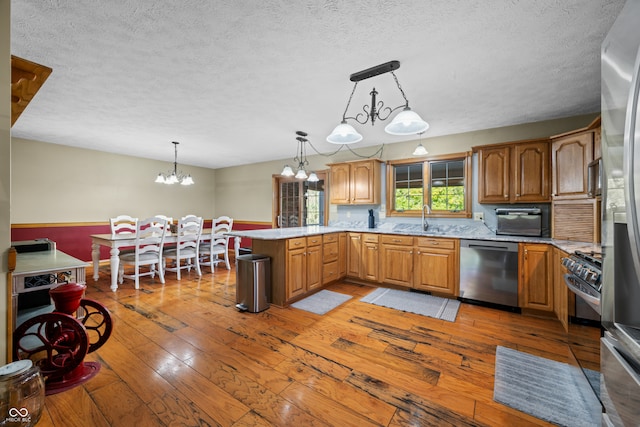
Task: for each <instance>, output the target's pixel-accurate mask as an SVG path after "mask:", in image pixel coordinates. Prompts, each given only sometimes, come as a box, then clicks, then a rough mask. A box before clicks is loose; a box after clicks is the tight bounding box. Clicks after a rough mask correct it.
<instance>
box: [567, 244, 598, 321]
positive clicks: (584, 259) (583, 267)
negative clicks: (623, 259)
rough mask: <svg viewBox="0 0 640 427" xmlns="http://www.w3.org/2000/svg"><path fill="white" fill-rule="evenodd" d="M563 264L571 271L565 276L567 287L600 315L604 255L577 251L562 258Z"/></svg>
mask: <svg viewBox="0 0 640 427" xmlns="http://www.w3.org/2000/svg"><path fill="white" fill-rule="evenodd" d="M562 265H564V266H565V267H566V268H567V270H568V271H569V273H568V274H565V276H564V281H565V283H566V284H567V287H568V288H569V289H570V290H571V291H572V292H573V293H574V294H576V296H578V297H580V298H581V299H582V300H583V301H584V302H586V303H587V304H588V305H589V307H591V308H592V309H593V310H594V311H595V312H596V313H597V314H598V316H600V313H601V310H600V294H601V292H602V255H601V254H597V253H593V252H591V253H586V252H581V251H576V252H575V253H574V254H573V255H571V256H569V257H568V258H562ZM576 304H577V303H576ZM576 316H577V317H579V316H578V315H577V314H576Z"/></svg>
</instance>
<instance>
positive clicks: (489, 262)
mask: <svg viewBox="0 0 640 427" xmlns="http://www.w3.org/2000/svg"><path fill="white" fill-rule="evenodd" d="M460 299H462V300H472V301H481V302H487V303H492V304H499V305H502V306H508V307H517V306H518V244H517V243H513V242H495V241H487V240H460Z"/></svg>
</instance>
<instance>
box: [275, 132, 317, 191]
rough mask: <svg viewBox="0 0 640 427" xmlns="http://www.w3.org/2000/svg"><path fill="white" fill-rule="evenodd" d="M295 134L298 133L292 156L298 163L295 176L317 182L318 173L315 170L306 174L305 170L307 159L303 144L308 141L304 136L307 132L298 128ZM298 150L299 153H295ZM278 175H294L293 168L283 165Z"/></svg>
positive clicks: (307, 163)
mask: <svg viewBox="0 0 640 427" xmlns="http://www.w3.org/2000/svg"><path fill="white" fill-rule="evenodd" d="M296 135H298V136H297V137H296V140H297V141H298V149H297V150H296V157H294V158H293V161H294V162H297V163H298V171H297V172H296V173H295V177H296V178H297V179H307V180H308V181H311V182H317V181H318V180H319V179H318V175H316V173H315V172H311V173H310V174H307V170H306V167H307V166H309V161H308V160H307V149H306V145H305V143H306V142H307V141H308V139H307V138H305V137H306V136H307V133H306V132H302V131H300V130H299V131H297V132H296ZM298 152H300V154H299V155H298V154H297V153H298ZM280 175H282V176H294V173H293V169H292V168H291V166H289V165H285V166H284V168H283V169H282V172H281V173H280Z"/></svg>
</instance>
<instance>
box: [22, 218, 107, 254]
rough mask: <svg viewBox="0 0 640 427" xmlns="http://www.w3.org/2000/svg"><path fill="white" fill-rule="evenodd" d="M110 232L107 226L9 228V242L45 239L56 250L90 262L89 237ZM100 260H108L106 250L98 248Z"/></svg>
mask: <svg viewBox="0 0 640 427" xmlns="http://www.w3.org/2000/svg"><path fill="white" fill-rule="evenodd" d="M110 232H111V230H110V228H109V224H105V225H74V226H58V227H56V226H43V227H38V226H35V227H33V228H11V241H12V242H15V241H20V240H32V239H44V238H47V239H49V240H53V241H54V242H56V249H58V250H60V251H62V252H64V253H66V254H69V255H71V256H72V257H75V258H78V259H80V260H82V261H91V237H89V236H91V235H92V234H104V233H110ZM100 259H109V249H108V248H106V247H102V248H100Z"/></svg>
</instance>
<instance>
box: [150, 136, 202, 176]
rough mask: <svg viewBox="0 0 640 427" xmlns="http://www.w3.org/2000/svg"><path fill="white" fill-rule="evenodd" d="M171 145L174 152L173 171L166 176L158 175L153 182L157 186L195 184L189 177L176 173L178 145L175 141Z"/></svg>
mask: <svg viewBox="0 0 640 427" xmlns="http://www.w3.org/2000/svg"><path fill="white" fill-rule="evenodd" d="M171 143H172V144H173V151H174V157H173V170H170V171H168V172H167V173H166V174H163V173H162V172H161V173H159V174H158V176H157V177H156V180H155V182H157V183H159V184H167V185H172V184H177V183H180V184H181V185H193V184H195V182H194V181H193V178H191V175H185V174H184V173H183V172H182V171H180V172H178V144H180V143H179V142H176V141H172V142H171Z"/></svg>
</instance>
